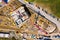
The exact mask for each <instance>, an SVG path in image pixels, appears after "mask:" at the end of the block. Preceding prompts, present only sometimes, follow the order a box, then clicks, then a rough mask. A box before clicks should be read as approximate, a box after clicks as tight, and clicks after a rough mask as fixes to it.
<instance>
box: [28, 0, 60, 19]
mask: <svg viewBox="0 0 60 40" xmlns="http://www.w3.org/2000/svg"><path fill="white" fill-rule="evenodd" d="M27 1H29V2H36V3H37V4H41V3H42V4H44V5H45V6H47V5H48V7H50V9H51V11H52V12H53V15H55V16H57V17H59V18H60V0H27Z"/></svg>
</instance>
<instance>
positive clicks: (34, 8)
mask: <svg viewBox="0 0 60 40" xmlns="http://www.w3.org/2000/svg"><path fill="white" fill-rule="evenodd" d="M19 1H20V2H21V3H22V4H25V5H26V6H27V7H28V8H30V9H31V10H33V11H35V12H36V13H37V14H39V15H42V16H43V17H45V18H46V19H48V20H49V21H51V22H53V23H54V24H56V26H57V27H58V28H60V22H59V21H58V20H57V18H53V17H52V16H50V15H49V14H47V13H46V12H44V11H42V8H40V9H39V8H37V7H36V6H34V5H32V4H29V3H26V2H24V1H23V0H19Z"/></svg>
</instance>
